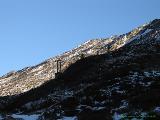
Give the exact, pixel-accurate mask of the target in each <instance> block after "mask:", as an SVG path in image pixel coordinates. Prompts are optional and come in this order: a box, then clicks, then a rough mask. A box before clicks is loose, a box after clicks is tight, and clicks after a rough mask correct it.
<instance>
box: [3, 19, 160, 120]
mask: <svg viewBox="0 0 160 120" xmlns="http://www.w3.org/2000/svg"><path fill="white" fill-rule="evenodd" d="M58 59H61V60H62V76H60V77H59V78H55V73H56V60H58ZM159 61H160V20H159V19H156V20H153V21H152V22H150V23H148V24H145V25H143V26H140V27H138V28H136V29H134V30H132V31H131V32H129V33H126V34H123V35H120V36H114V37H111V38H106V39H95V40H90V41H87V42H86V43H84V44H82V45H80V46H78V47H77V48H75V49H73V50H71V51H68V52H65V53H63V54H62V55H59V56H56V57H54V58H51V59H48V60H46V61H45V62H43V63H41V64H39V65H37V66H33V67H28V68H25V69H23V70H20V71H17V72H11V73H8V74H6V75H4V76H2V77H1V78H0V91H1V92H0V96H1V98H0V110H1V111H2V112H4V111H5V112H15V113H18V112H19V113H21V114H29V115H34V114H36V115H38V116H39V119H41V120H43V119H44V120H46V119H50V120H56V119H63V118H65V117H72V118H73V119H78V120H110V119H131V118H137V119H149V120H150V119H158V118H159V117H160V116H159V114H160V107H159V106H160V102H159V101H160V95H159V92H160V62H159ZM15 116H16V115H15V114H13V115H9V117H11V118H12V119H13V118H18V115H17V117H15ZM19 116H20V115H19ZM3 117H4V118H6V117H8V116H6V114H5V115H4V116H3Z"/></svg>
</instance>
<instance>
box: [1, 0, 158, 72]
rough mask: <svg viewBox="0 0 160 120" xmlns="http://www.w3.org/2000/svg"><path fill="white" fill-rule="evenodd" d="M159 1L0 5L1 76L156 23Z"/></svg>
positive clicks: (55, 0)
mask: <svg viewBox="0 0 160 120" xmlns="http://www.w3.org/2000/svg"><path fill="white" fill-rule="evenodd" d="M159 5H160V0H1V1H0V75H3V74H5V73H7V72H9V71H11V70H18V69H22V68H24V67H27V66H31V65H36V64H38V63H40V62H42V61H43V60H45V59H48V58H50V57H53V56H55V55H58V54H60V53H63V52H65V51H68V50H70V49H72V48H74V47H76V46H77V45H79V44H81V43H83V42H85V41H87V40H89V39H93V38H106V37H110V36H111V35H115V34H118V35H119V34H123V33H126V32H128V31H130V30H131V29H133V28H135V27H137V26H139V25H142V24H144V23H146V22H149V21H151V20H153V19H155V18H160V7H159Z"/></svg>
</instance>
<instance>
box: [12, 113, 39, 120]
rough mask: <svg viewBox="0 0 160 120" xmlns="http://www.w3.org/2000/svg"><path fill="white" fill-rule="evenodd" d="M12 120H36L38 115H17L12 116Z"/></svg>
mask: <svg viewBox="0 0 160 120" xmlns="http://www.w3.org/2000/svg"><path fill="white" fill-rule="evenodd" d="M12 117H13V118H18V119H23V120H38V117H39V115H36V114H35V115H17V114H13V115H12Z"/></svg>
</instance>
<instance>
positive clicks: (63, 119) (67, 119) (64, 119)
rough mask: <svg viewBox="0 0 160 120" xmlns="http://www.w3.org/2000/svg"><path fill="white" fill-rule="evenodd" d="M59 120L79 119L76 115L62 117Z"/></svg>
mask: <svg viewBox="0 0 160 120" xmlns="http://www.w3.org/2000/svg"><path fill="white" fill-rule="evenodd" d="M58 120H77V117H76V116H74V117H65V116H64V117H63V118H62V119H58Z"/></svg>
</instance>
